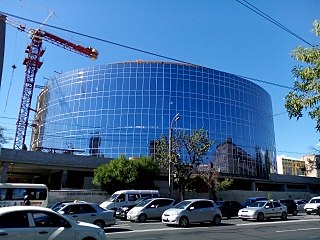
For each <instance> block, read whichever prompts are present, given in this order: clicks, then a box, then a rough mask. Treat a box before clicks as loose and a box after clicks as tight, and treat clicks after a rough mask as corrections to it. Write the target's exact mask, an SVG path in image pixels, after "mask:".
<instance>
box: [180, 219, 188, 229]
mask: <svg viewBox="0 0 320 240" xmlns="http://www.w3.org/2000/svg"><path fill="white" fill-rule="evenodd" d="M179 226H180V227H184V228H186V227H188V226H189V219H188V218H187V217H182V218H180V221H179Z"/></svg>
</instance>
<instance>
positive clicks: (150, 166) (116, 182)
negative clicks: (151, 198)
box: [93, 155, 159, 193]
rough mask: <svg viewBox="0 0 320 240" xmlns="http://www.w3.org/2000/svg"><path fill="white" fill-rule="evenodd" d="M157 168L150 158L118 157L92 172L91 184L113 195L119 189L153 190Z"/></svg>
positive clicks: (157, 172)
mask: <svg viewBox="0 0 320 240" xmlns="http://www.w3.org/2000/svg"><path fill="white" fill-rule="evenodd" d="M158 174H159V166H158V164H157V162H155V161H154V160H153V159H152V158H137V159H133V160H128V159H126V157H125V156H123V155H122V156H120V157H119V158H117V159H114V160H111V161H110V162H109V163H106V164H104V165H102V166H100V167H98V168H97V169H95V170H94V177H93V184H95V185H96V186H99V187H100V188H101V189H102V190H105V191H107V192H109V193H113V192H115V191H117V190H119V189H155V185H154V179H155V178H156V176H158Z"/></svg>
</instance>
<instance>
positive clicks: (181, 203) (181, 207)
mask: <svg viewBox="0 0 320 240" xmlns="http://www.w3.org/2000/svg"><path fill="white" fill-rule="evenodd" d="M190 203H191V201H182V202H179V203H178V204H176V205H175V206H174V207H173V208H178V209H185V208H186V207H187V206H189V204H190Z"/></svg>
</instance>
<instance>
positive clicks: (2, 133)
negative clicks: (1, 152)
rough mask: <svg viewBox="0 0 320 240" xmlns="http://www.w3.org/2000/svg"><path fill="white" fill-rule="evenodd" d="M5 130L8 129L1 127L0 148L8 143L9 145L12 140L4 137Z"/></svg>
mask: <svg viewBox="0 0 320 240" xmlns="http://www.w3.org/2000/svg"><path fill="white" fill-rule="evenodd" d="M5 130H6V129H5V128H4V127H2V126H0V147H2V144H6V143H8V141H9V140H11V138H9V137H6V136H5V135H4V131H5Z"/></svg>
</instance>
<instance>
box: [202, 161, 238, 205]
mask: <svg viewBox="0 0 320 240" xmlns="http://www.w3.org/2000/svg"><path fill="white" fill-rule="evenodd" d="M200 176H201V178H202V180H203V182H204V183H205V184H206V185H207V187H208V191H209V194H210V198H212V199H213V200H214V201H217V195H216V194H217V192H219V191H224V190H226V189H228V188H229V187H230V186H231V185H232V184H233V179H229V178H225V179H223V180H222V181H219V176H220V174H219V172H218V171H217V170H216V168H215V167H213V164H212V163H211V164H210V165H209V166H207V167H206V168H204V169H202V171H201V172H200Z"/></svg>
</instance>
